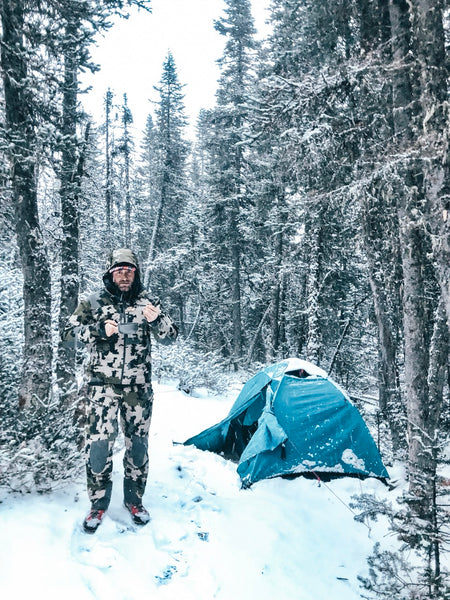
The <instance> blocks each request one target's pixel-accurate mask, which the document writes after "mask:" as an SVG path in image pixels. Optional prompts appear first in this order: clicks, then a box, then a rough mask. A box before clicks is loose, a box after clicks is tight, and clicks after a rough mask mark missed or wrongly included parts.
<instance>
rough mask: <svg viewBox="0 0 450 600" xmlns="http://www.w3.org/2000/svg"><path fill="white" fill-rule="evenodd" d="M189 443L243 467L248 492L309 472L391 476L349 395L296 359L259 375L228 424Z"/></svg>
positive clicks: (319, 371) (244, 391)
mask: <svg viewBox="0 0 450 600" xmlns="http://www.w3.org/2000/svg"><path fill="white" fill-rule="evenodd" d="M184 444H185V445H194V446H196V447H197V448H199V449H201V450H209V451H211V452H216V453H218V454H222V455H223V456H225V457H226V458H230V459H232V460H235V461H237V462H238V467H237V471H238V473H239V475H240V477H241V480H242V485H243V486H244V487H249V486H250V485H252V484H253V483H255V482H256V481H259V480H261V479H267V478H271V477H277V476H281V475H295V474H307V473H314V474H317V473H329V474H333V475H357V476H360V477H377V478H380V479H386V478H388V477H389V475H388V472H387V471H386V468H385V467H384V465H383V463H382V460H381V456H380V453H379V452H378V449H377V446H376V444H375V442H374V440H373V438H372V436H371V434H370V432H369V430H368V428H367V426H366V424H365V423H364V421H363V419H362V417H361V415H360V413H359V411H358V409H357V408H356V407H355V406H354V405H353V404H352V402H351V401H350V399H349V397H348V396H347V394H346V393H345V392H344V391H343V390H342V389H341V388H340V387H339V386H338V385H337V384H336V383H335V382H333V381H332V380H331V379H330V378H329V377H328V376H327V374H326V373H325V371H323V370H322V369H320V368H318V367H316V366H315V365H313V364H311V363H309V362H307V361H304V360H301V359H298V358H290V359H287V360H284V361H282V362H279V363H276V364H273V365H270V366H268V367H266V368H264V369H262V370H261V371H259V372H258V373H257V374H256V375H255V376H254V377H252V378H251V379H249V380H248V381H247V382H246V383H245V385H244V387H243V388H242V391H241V393H240V394H239V396H238V398H237V399H236V401H235V403H234V404H233V406H232V408H231V410H230V412H229V414H228V416H227V417H226V418H225V419H224V420H223V421H221V422H220V423H218V424H217V425H214V426H213V427H210V428H209V429H206V430H205V431H203V432H201V433H199V434H198V435H196V436H194V437H192V438H189V439H188V440H186V441H185V442H184Z"/></svg>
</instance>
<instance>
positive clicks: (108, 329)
mask: <svg viewBox="0 0 450 600" xmlns="http://www.w3.org/2000/svg"><path fill="white" fill-rule="evenodd" d="M118 332H119V327H118V325H117V323H116V322H115V321H113V320H112V319H107V320H106V321H105V333H106V335H107V337H110V336H111V335H114V334H115V333H118Z"/></svg>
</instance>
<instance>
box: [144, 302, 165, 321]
mask: <svg viewBox="0 0 450 600" xmlns="http://www.w3.org/2000/svg"><path fill="white" fill-rule="evenodd" d="M143 312H144V317H145V318H146V319H147V321H148V322H149V323H153V321H156V319H157V318H158V317H159V315H160V314H161V309H160V308H159V306H154V305H153V304H151V303H149V304H147V305H146V306H145V308H144V311H143Z"/></svg>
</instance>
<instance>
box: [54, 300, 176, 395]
mask: <svg viewBox="0 0 450 600" xmlns="http://www.w3.org/2000/svg"><path fill="white" fill-rule="evenodd" d="M149 301H150V300H149V298H148V296H147V294H146V292H140V293H139V294H138V296H137V298H136V299H135V300H134V301H133V302H132V303H130V304H128V305H127V304H121V302H120V300H119V298H118V297H117V296H115V295H113V294H111V293H110V292H109V291H108V290H106V289H105V290H103V291H102V292H99V293H97V294H93V295H92V296H89V297H88V298H87V299H86V300H83V301H81V302H80V304H79V305H78V307H77V309H76V310H75V312H74V313H73V315H72V316H71V317H70V318H69V320H68V324H67V326H66V328H65V331H64V334H63V338H64V340H66V342H70V341H74V340H75V339H76V340H79V341H81V342H83V343H84V344H86V346H87V348H88V351H89V354H90V359H89V363H88V366H87V370H86V374H87V377H88V381H89V383H91V384H94V385H95V384H99V385H101V384H103V383H106V384H120V385H140V384H144V383H150V381H151V337H152V336H153V337H154V338H155V339H156V340H157V341H158V342H162V343H164V344H167V343H170V342H172V341H174V340H175V339H176V337H177V334H178V330H177V327H176V326H175V324H174V323H173V321H172V320H171V319H170V317H169V316H167V315H166V314H164V313H163V312H161V314H160V315H159V317H158V318H157V319H156V321H154V322H152V323H149V322H148V321H147V319H146V318H145V317H144V314H143V309H144V307H145V305H146V304H148V303H149ZM152 303H153V304H158V301H155V300H152ZM107 319H113V320H114V321H116V322H117V323H124V322H125V323H127V324H130V323H134V324H135V326H134V327H135V329H136V331H133V332H131V333H122V332H120V331H119V333H116V334H114V335H111V336H109V337H108V336H107V335H106V332H105V321H106V320H107ZM136 326H137V327H136ZM119 329H120V327H119Z"/></svg>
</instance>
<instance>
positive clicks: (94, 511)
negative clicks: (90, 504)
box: [83, 508, 105, 533]
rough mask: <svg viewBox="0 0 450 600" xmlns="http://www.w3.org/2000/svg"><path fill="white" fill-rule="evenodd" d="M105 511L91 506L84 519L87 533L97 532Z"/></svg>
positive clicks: (84, 527)
mask: <svg viewBox="0 0 450 600" xmlns="http://www.w3.org/2000/svg"><path fill="white" fill-rule="evenodd" d="M104 515H105V511H104V510H102V509H98V508H91V510H90V511H89V513H88V515H87V516H86V518H85V519H84V521H83V529H84V531H85V532H86V533H95V532H96V531H97V529H98V527H99V525H100V524H101V522H102V519H103V517H104Z"/></svg>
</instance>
